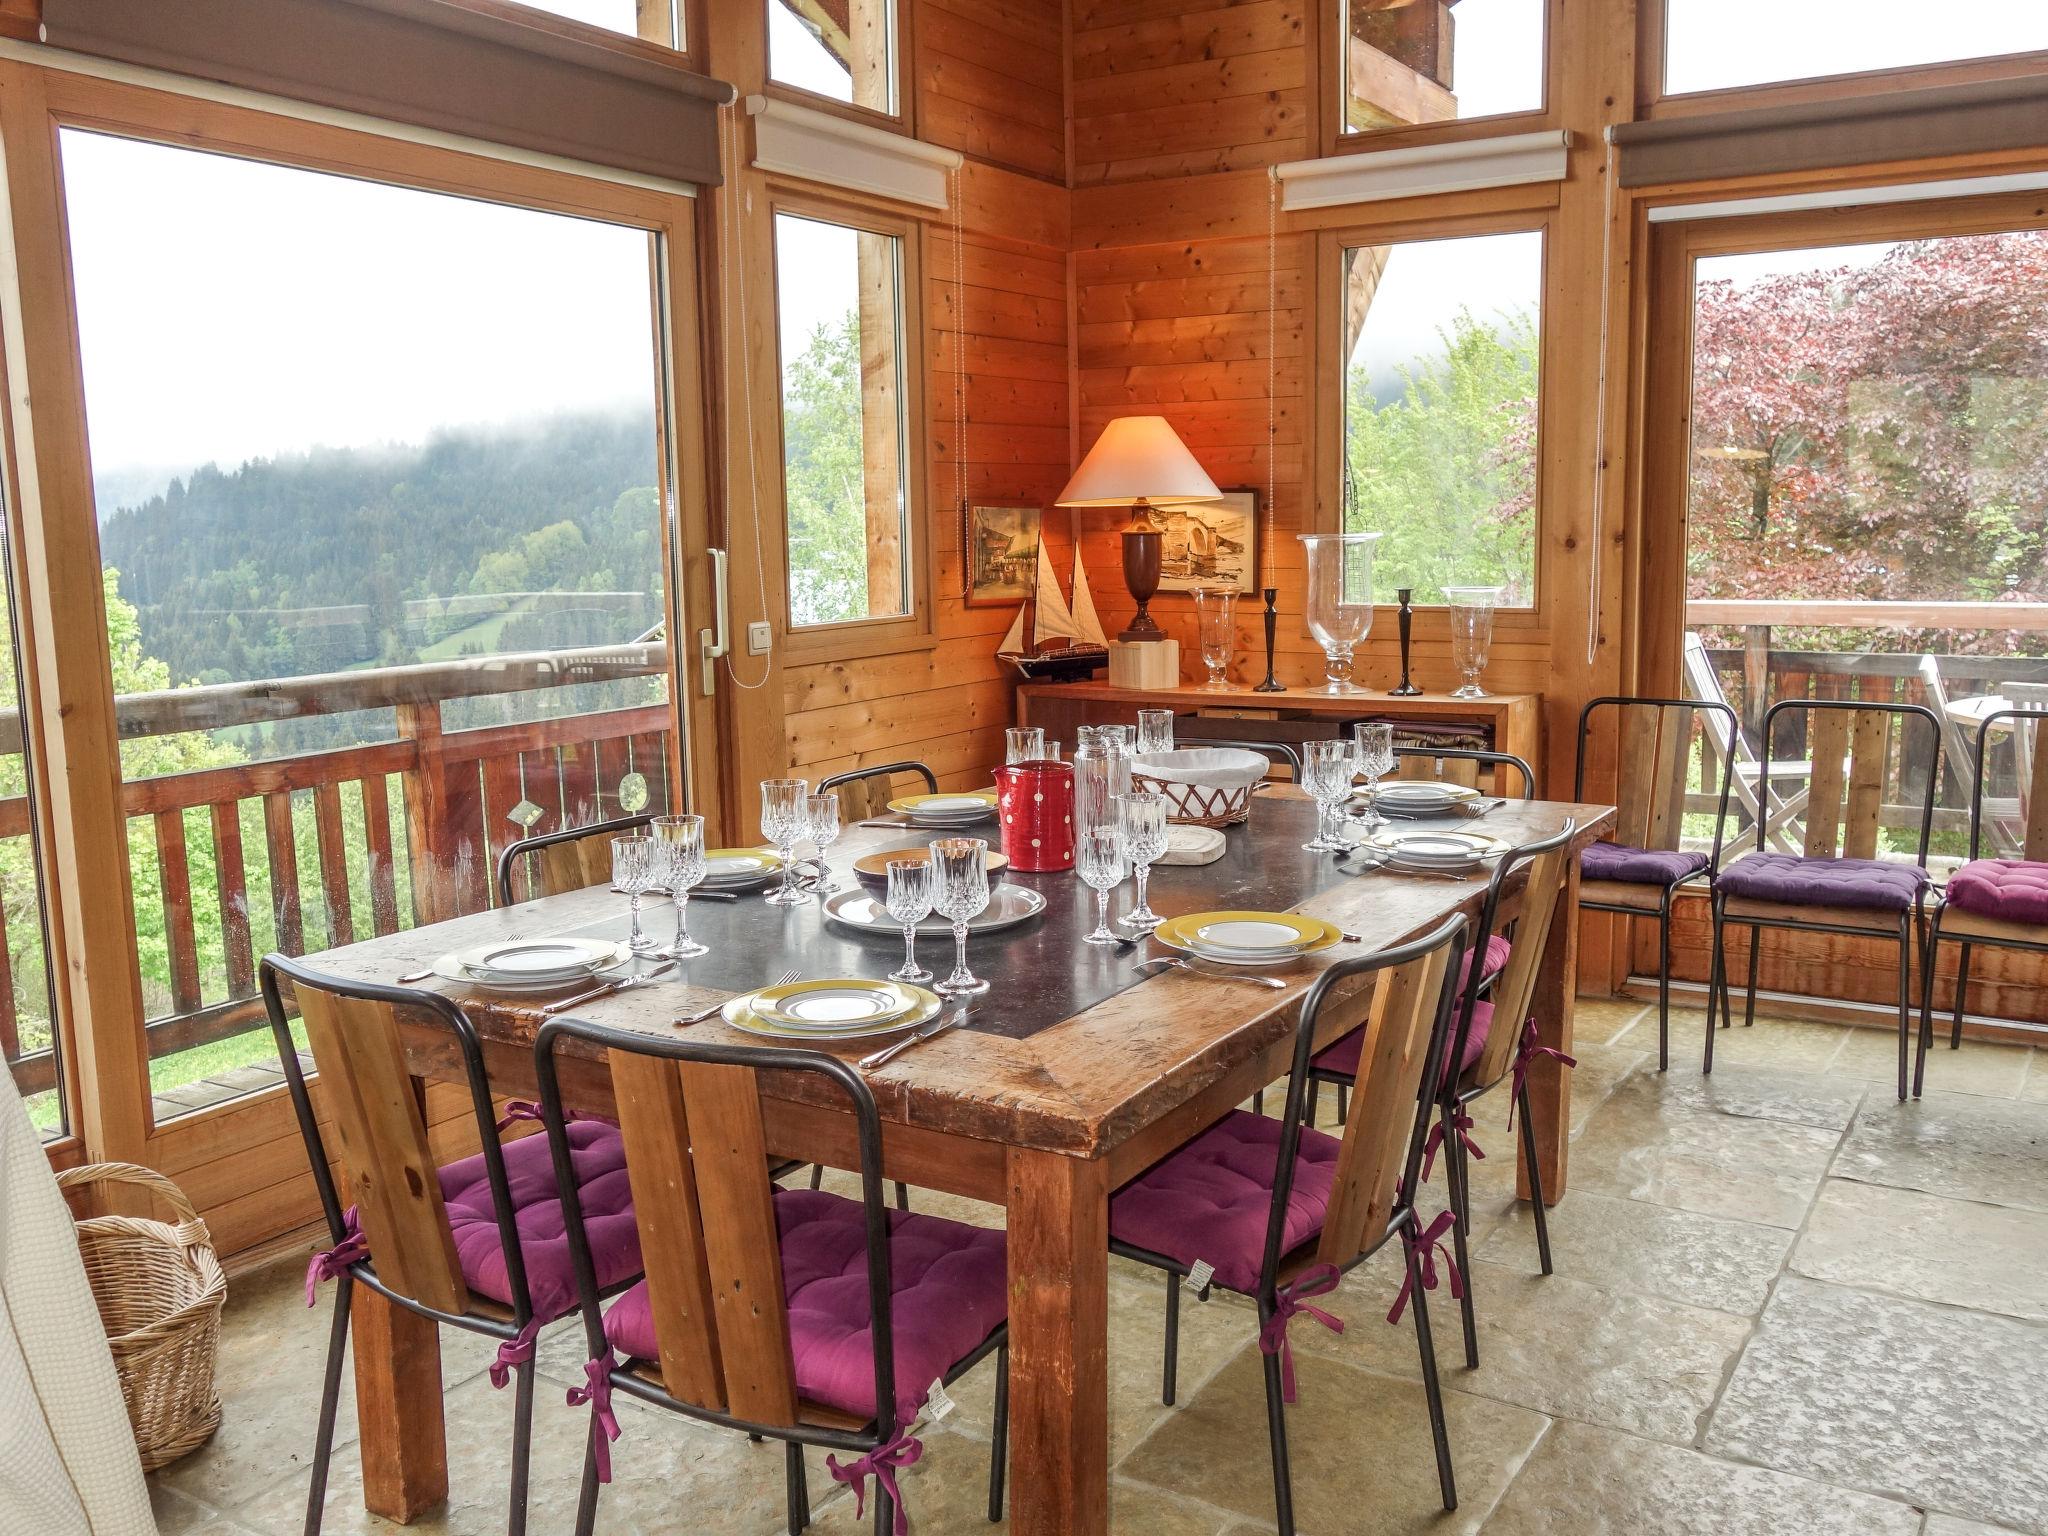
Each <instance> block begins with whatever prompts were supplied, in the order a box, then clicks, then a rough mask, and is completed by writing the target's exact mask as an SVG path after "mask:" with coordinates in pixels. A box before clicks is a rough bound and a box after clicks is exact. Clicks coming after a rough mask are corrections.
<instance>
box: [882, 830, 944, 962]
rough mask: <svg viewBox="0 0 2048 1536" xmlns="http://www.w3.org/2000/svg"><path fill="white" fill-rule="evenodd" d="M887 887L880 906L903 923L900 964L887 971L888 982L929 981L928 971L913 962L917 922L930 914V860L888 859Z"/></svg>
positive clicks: (914, 959)
mask: <svg viewBox="0 0 2048 1536" xmlns="http://www.w3.org/2000/svg"><path fill="white" fill-rule="evenodd" d="M888 870H889V889H888V893H887V894H886V895H885V896H884V897H883V899H882V905H883V906H884V907H886V908H887V909H888V912H889V915H890V916H891V917H893V918H895V919H896V921H897V922H899V923H901V924H902V925H903V963H902V964H901V965H899V966H897V967H896V969H895V970H893V971H891V972H890V973H889V979H890V980H891V981H904V982H919V981H930V980H931V979H932V973H931V972H930V971H928V970H926V969H925V968H924V967H923V966H921V965H919V964H918V963H917V925H918V924H919V923H921V922H923V921H924V920H925V919H926V918H928V917H930V916H931V915H932V861H931V860H930V859H891V860H890V861H889V864H888Z"/></svg>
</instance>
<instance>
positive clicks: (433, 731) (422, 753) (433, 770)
mask: <svg viewBox="0 0 2048 1536" xmlns="http://www.w3.org/2000/svg"><path fill="white" fill-rule="evenodd" d="M394 713H395V714H396V715H397V717H398V735H399V738H400V739H401V740H404V741H410V742H412V743H414V744H415V746H416V748H417V750H418V753H419V755H418V756H417V757H416V758H415V759H414V760H413V766H412V767H411V768H409V769H407V770H406V772H405V773H404V774H403V775H401V782H402V783H403V785H404V788H405V849H406V857H407V858H409V859H410V860H411V861H412V909H413V920H414V921H415V922H418V923H438V922H440V921H441V920H442V919H444V918H449V917H454V916H455V915H456V913H457V911H458V910H459V908H458V907H457V906H456V902H455V836H454V828H453V827H452V826H451V825H450V823H449V816H448V811H449V806H448V764H447V761H446V759H444V758H443V757H442V755H441V750H440V748H441V706H440V704H439V703H438V702H435V701H433V700H429V701H427V702H426V703H422V704H400V705H399V706H398V707H397V709H396V710H395V711H394Z"/></svg>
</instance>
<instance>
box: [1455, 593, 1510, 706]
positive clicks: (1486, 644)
mask: <svg viewBox="0 0 2048 1536" xmlns="http://www.w3.org/2000/svg"><path fill="white" fill-rule="evenodd" d="M1500 592H1501V589H1500V588H1499V587H1445V588H1444V602H1445V603H1447V604H1448V605H1449V606H1450V612H1451V662H1452V664H1453V665H1455V666H1456V667H1457V669H1458V671H1459V672H1460V673H1462V674H1463V675H1464V678H1465V683H1464V686H1463V687H1461V688H1458V689H1457V690H1455V691H1454V692H1453V693H1452V694H1451V697H1452V698H1454V699H1483V698H1485V697H1486V690H1485V689H1484V688H1482V687H1480V686H1479V674H1480V673H1481V672H1484V671H1485V670H1486V657H1487V653H1488V652H1489V651H1491V650H1492V649H1493V610H1494V608H1495V607H1496V606H1498V605H1499V603H1500Z"/></svg>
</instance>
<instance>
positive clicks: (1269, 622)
mask: <svg viewBox="0 0 2048 1536" xmlns="http://www.w3.org/2000/svg"><path fill="white" fill-rule="evenodd" d="M1279 595H1280V589H1279V588H1278V587H1268V588H1266V592H1265V597H1266V680H1265V681H1264V682H1263V683H1253V684H1252V692H1253V693H1280V692H1283V691H1284V690H1285V686H1286V685H1285V684H1283V683H1282V682H1281V681H1280V679H1279V678H1277V677H1275V676H1274V675H1273V630H1274V626H1275V625H1276V624H1277V623H1278V622H1279V617H1280V616H1279V614H1278V613H1276V612H1275V611H1274V608H1273V600H1274V599H1275V598H1276V597H1278V596H1279Z"/></svg>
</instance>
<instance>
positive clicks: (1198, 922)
mask: <svg viewBox="0 0 2048 1536" xmlns="http://www.w3.org/2000/svg"><path fill="white" fill-rule="evenodd" d="M1152 937H1153V938H1155V939H1157V940H1159V942H1160V943H1162V944H1165V945H1167V946H1168V947H1169V948H1172V949H1178V950H1183V951H1185V952H1186V953H1188V954H1191V955H1199V956H1200V957H1201V958H1203V959H1204V960H1214V961H1217V962H1218V963H1220V964H1223V965H1281V964H1284V963H1285V962H1287V961H1289V960H1298V959H1300V958H1301V957H1302V956H1303V955H1312V954H1315V953H1316V952H1317V951H1319V950H1324V949H1328V948H1329V947H1330V946H1331V945H1332V944H1335V943H1337V942H1339V941H1340V940H1341V939H1342V938H1343V937H1344V935H1343V933H1342V931H1341V930H1339V929H1338V928H1336V927H1335V926H1333V925H1332V924H1329V923H1326V922H1324V921H1323V920H1322V919H1321V918H1319V917H1309V916H1306V915H1305V914H1303V913H1300V912H1191V913H1189V914H1187V915H1186V916H1184V917H1170V918H1168V919H1167V920H1166V921H1165V922H1163V923H1161V924H1160V925H1159V926H1158V927H1157V928H1155V929H1153V930H1152Z"/></svg>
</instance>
